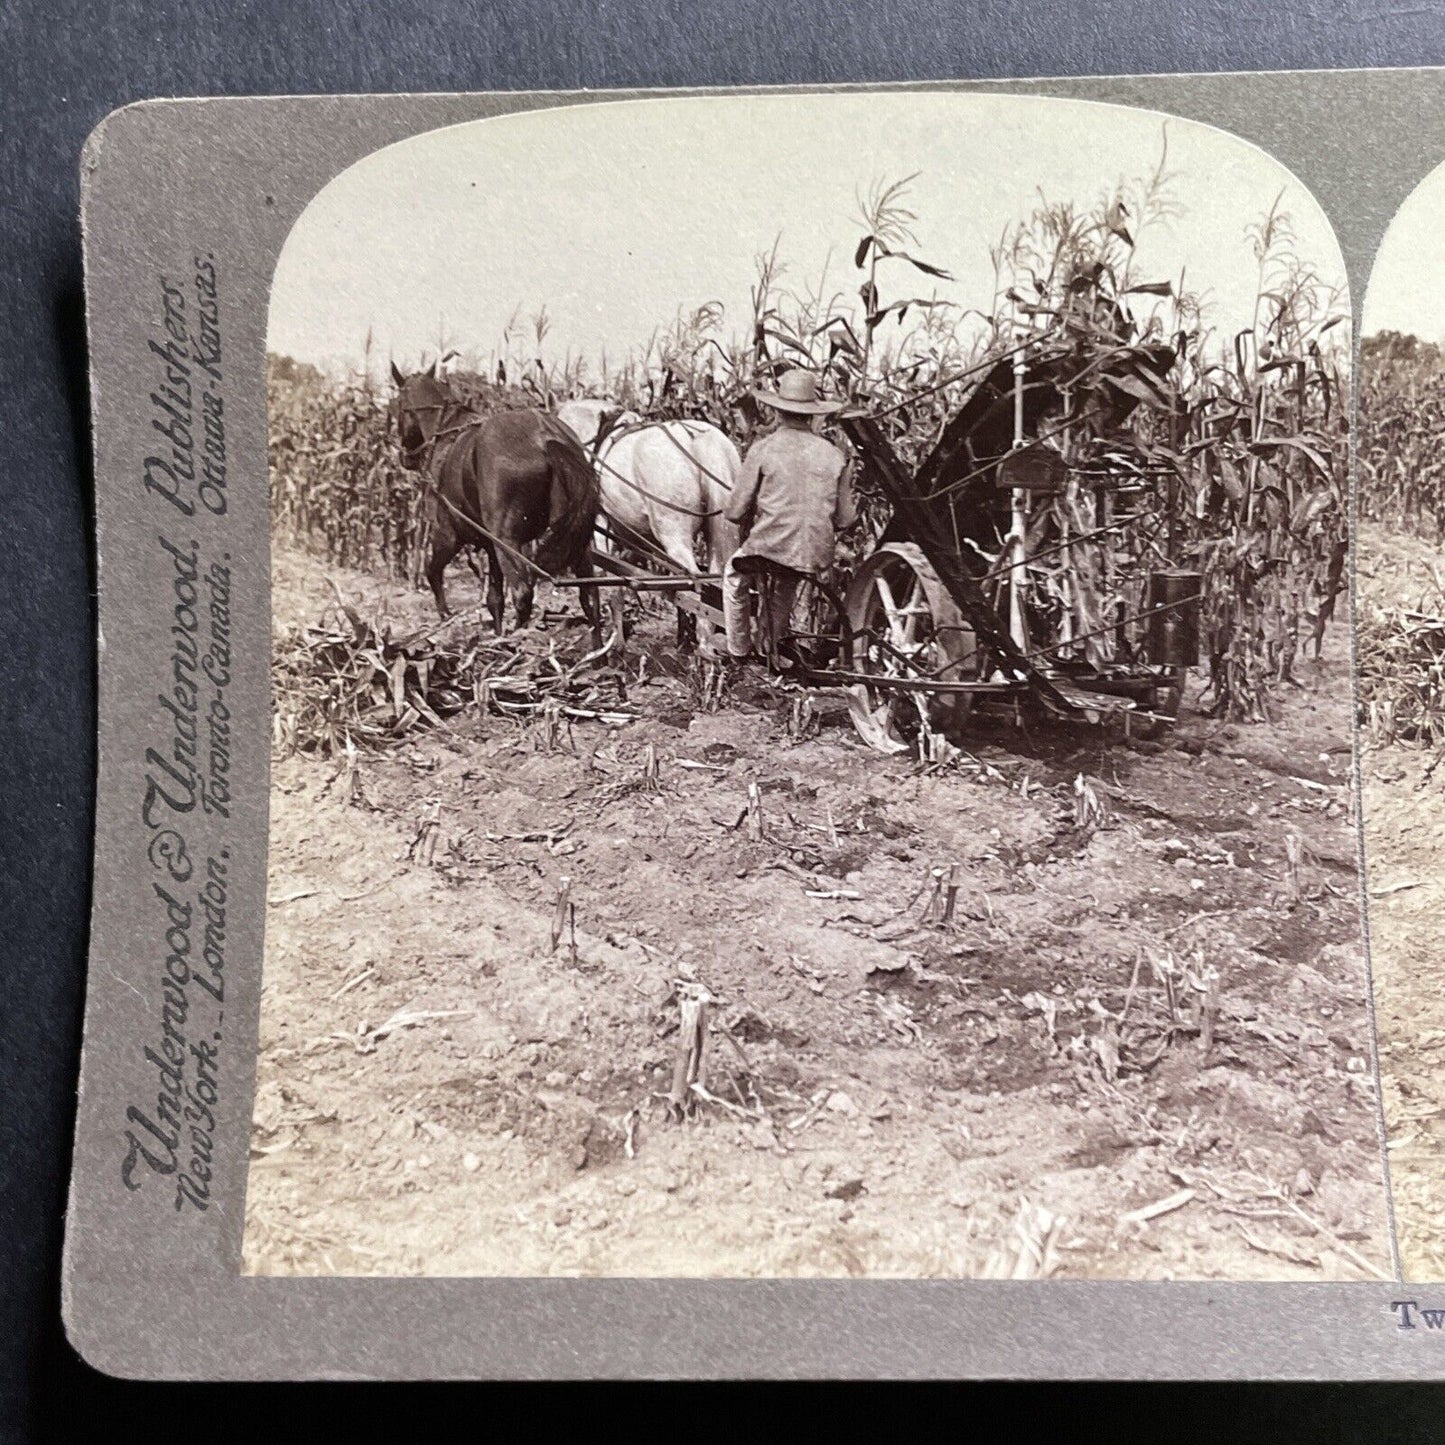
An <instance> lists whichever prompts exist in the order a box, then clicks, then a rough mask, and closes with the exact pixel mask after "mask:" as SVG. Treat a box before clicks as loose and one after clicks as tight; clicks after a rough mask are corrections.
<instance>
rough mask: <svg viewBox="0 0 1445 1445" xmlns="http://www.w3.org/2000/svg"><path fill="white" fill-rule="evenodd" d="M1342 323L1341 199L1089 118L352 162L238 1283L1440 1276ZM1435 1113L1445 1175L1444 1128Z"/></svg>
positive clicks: (1401, 637)
mask: <svg viewBox="0 0 1445 1445" xmlns="http://www.w3.org/2000/svg"><path fill="white" fill-rule="evenodd" d="M1442 186H1445V181H1442ZM1414 205H1415V203H1414V202H1412V203H1411V206H1412V207H1414ZM1430 214H1431V213H1430V212H1429V211H1428V210H1427V209H1421V210H1420V219H1421V220H1422V221H1424V220H1426V219H1427V218H1428V216H1429V215H1430ZM1403 219H1404V217H1403V216H1402V221H1403ZM1400 224H1401V223H1397V227H1398V226H1399V225H1400ZM1426 230H1427V231H1428V226H1427V227H1426ZM1392 242H1393V233H1392ZM1428 244H1429V245H1434V244H1435V242H1434V239H1433V238H1431V239H1430V240H1429V243H1428ZM1425 247H1426V242H1424V241H1420V242H1402V243H1401V255H1402V256H1403V257H1404V259H1405V261H1407V262H1409V263H1412V264H1425V265H1427V267H1428V265H1433V262H1429V259H1428V257H1429V252H1428V250H1427V249H1422V248H1425ZM1388 249H1389V248H1388V247H1387V252H1388ZM1422 258H1424V260H1423V261H1422ZM1387 259H1388V257H1387V256H1382V259H1381V263H1380V266H1379V267H1378V268H1377V272H1376V277H1375V280H1374V281H1373V282H1372V285H1371V291H1370V296H1369V298H1368V300H1367V305H1366V318H1367V325H1366V328H1365V329H1366V332H1367V333H1369V334H1367V335H1366V337H1365V342H1364V356H1365V375H1364V378H1363V393H1362V395H1363V399H1364V404H1363V405H1362V424H1363V427H1364V435H1363V437H1362V441H1361V453H1360V454H1361V457H1362V460H1363V462H1364V464H1365V467H1364V471H1363V472H1362V478H1361V509H1362V515H1363V516H1364V517H1366V518H1367V521H1366V523H1365V524H1364V526H1363V529H1362V532H1361V536H1360V538H1359V579H1360V580H1359V595H1360V600H1361V605H1362V608H1363V609H1364V610H1363V611H1362V614H1361V618H1360V628H1361V633H1360V659H1361V669H1362V673H1361V689H1360V700H1359V706H1360V708H1361V709H1363V710H1364V712H1363V713H1362V718H1365V720H1364V721H1363V722H1362V729H1363V731H1364V732H1365V733H1366V734H1367V750H1366V757H1365V762H1364V776H1365V796H1364V827H1365V835H1366V847H1367V850H1370V849H1373V848H1376V844H1375V843H1373V842H1372V838H1374V837H1375V834H1372V832H1371V829H1372V826H1376V825H1375V824H1372V817H1373V818H1374V819H1376V820H1377V822H1379V821H1380V820H1383V826H1385V827H1387V828H1388V829H1390V830H1393V832H1392V837H1393V838H1394V839H1395V841H1394V842H1393V843H1391V844H1390V845H1389V847H1388V848H1386V849H1385V850H1384V851H1379V850H1378V849H1377V851H1370V852H1369V854H1368V856H1369V878H1368V882H1369V885H1370V891H1371V900H1370V909H1371V911H1370V924H1371V928H1372V930H1373V931H1374V937H1375V946H1376V959H1375V970H1376V977H1377V983H1378V982H1379V981H1380V980H1381V979H1384V980H1387V981H1388V982H1389V986H1390V987H1391V988H1392V989H1393V990H1394V992H1393V993H1392V994H1390V998H1391V999H1392V1002H1391V1003H1390V1004H1389V1005H1388V1009H1392V1010H1393V1013H1390V1014H1389V1017H1390V1018H1391V1019H1393V1023H1392V1024H1391V1025H1390V1026H1389V1029H1386V1027H1385V1024H1384V1023H1383V1022H1382V1030H1383V1031H1384V1032H1385V1037H1386V1048H1387V1049H1389V1048H1394V1049H1396V1050H1398V1052H1397V1053H1396V1054H1395V1055H1391V1054H1389V1053H1387V1054H1386V1061H1387V1065H1388V1062H1389V1060H1390V1059H1391V1058H1392V1057H1393V1058H1395V1059H1396V1060H1397V1062H1398V1061H1402V1060H1403V1059H1404V1057H1405V1055H1406V1054H1410V1055H1412V1056H1416V1057H1415V1058H1414V1061H1413V1062H1412V1064H1411V1077H1412V1078H1414V1079H1420V1078H1421V1077H1422V1075H1423V1073H1424V1071H1423V1070H1422V1069H1421V1068H1420V1067H1419V1063H1418V1057H1417V1056H1418V1053H1419V1050H1420V1049H1421V1048H1422V1047H1425V1046H1426V1045H1427V1044H1428V1045H1429V1046H1434V1047H1438V1044H1439V1040H1440V1039H1445V1001H1442V1000H1436V1002H1439V1003H1441V1008H1440V1009H1439V1010H1437V1011H1438V1012H1440V1013H1441V1015H1442V1021H1441V1022H1440V1023H1439V1024H1438V1025H1435V1026H1427V1023H1426V1015H1427V1014H1428V1013H1429V1010H1430V1009H1431V1008H1432V1007H1434V1005H1433V1004H1432V1003H1431V999H1432V997H1433V995H1431V994H1430V992H1429V988H1430V985H1429V983H1428V978H1429V975H1428V972H1426V971H1422V969H1421V967H1420V962H1421V961H1422V960H1423V959H1425V958H1426V957H1427V956H1428V954H1429V952H1430V949H1431V947H1432V945H1431V944H1430V942H1429V938H1428V933H1427V929H1428V927H1429V926H1432V925H1431V919H1432V918H1433V915H1434V913H1435V912H1438V910H1437V909H1435V908H1434V898H1433V894H1432V892H1431V888H1433V885H1429V884H1428V878H1429V873H1428V871H1427V869H1426V867H1425V865H1424V862H1423V860H1424V859H1425V858H1426V857H1427V856H1428V849H1429V848H1430V847H1431V845H1432V841H1433V836H1434V835H1433V834H1431V833H1430V832H1429V831H1428V830H1429V828H1430V827H1431V826H1432V825H1431V824H1430V823H1429V821H1428V816H1429V815H1428V814H1426V813H1424V812H1420V813H1418V814H1417V813H1414V812H1410V811H1409V810H1411V809H1415V808H1416V807H1417V799H1418V798H1419V797H1421V796H1422V794H1421V793H1420V784H1421V782H1422V780H1423V781H1424V782H1425V783H1428V780H1429V778H1430V776H1431V774H1432V772H1433V769H1434V766H1435V761H1436V752H1437V750H1438V746H1439V742H1440V740H1441V738H1442V736H1445V723H1442V722H1441V721H1440V720H1439V718H1438V717H1437V713H1438V712H1439V709H1440V701H1439V698H1440V692H1439V688H1440V683H1439V672H1440V668H1439V657H1440V655H1441V654H1440V640H1441V639H1442V638H1445V621H1442V620H1441V618H1440V614H1441V611H1442V607H1441V603H1440V601H1439V598H1440V596H1441V592H1442V589H1445V572H1442V571H1441V570H1439V569H1440V568H1441V566H1442V565H1445V557H1442V555H1440V554H1439V553H1438V550H1437V549H1438V547H1439V546H1440V539H1441V536H1442V529H1441V527H1440V525H1439V524H1437V520H1436V518H1437V510H1436V500H1435V499H1434V498H1433V496H1432V494H1431V493H1430V490H1429V480H1428V479H1429V478H1430V477H1431V476H1433V475H1434V472H1435V470H1438V468H1434V467H1433V464H1431V463H1430V462H1429V457H1430V454H1431V453H1430V447H1431V445H1432V440H1431V432H1430V428H1431V426H1432V425H1434V424H1435V423H1436V422H1438V420H1439V417H1440V415H1441V403H1440V399H1439V398H1440V396H1441V395H1445V392H1441V391H1440V369H1439V364H1440V351H1439V349H1438V346H1439V345H1445V316H1442V317H1441V321H1440V325H1439V326H1438V327H1435V328H1434V329H1433V330H1431V332H1430V335H1429V336H1428V337H1426V336H1421V335H1416V334H1413V332H1412V334H1409V335H1406V334H1405V331H1406V328H1405V327H1403V326H1402V325H1401V324H1400V318H1401V317H1402V316H1409V317H1416V318H1427V316H1428V313H1422V312H1421V311H1420V308H1419V301H1418V298H1419V296H1420V294H1421V292H1422V290H1423V289H1424V286H1425V281H1424V278H1425V276H1426V275H1427V274H1433V272H1431V271H1428V270H1419V269H1415V270H1411V269H1410V268H1409V266H1408V265H1406V266H1404V267H1403V269H1402V268H1401V267H1399V266H1396V267H1395V268H1394V270H1391V271H1390V275H1391V276H1392V278H1394V277H1398V278H1399V279H1400V280H1401V282H1402V284H1405V290H1403V291H1402V292H1400V294H1399V295H1398V297H1397V298H1396V299H1394V300H1393V301H1391V302H1390V303H1389V304H1388V305H1387V303H1386V300H1385V299H1384V293H1383V291H1381V287H1382V286H1383V285H1384V284H1385V282H1384V279H1383V278H1384V277H1385V275H1386V272H1387V270H1389V269H1390V268H1389V267H1388V266H1387ZM1391 284H1393V280H1392V283H1391ZM1377 291H1380V292H1381V294H1380V295H1379V296H1378V297H1377V294H1376V293H1377ZM1350 317H1351V304H1350V296H1349V291H1348V286H1347V282H1346V276H1345V267H1344V263H1343V260H1342V257H1341V253H1340V249H1339V246H1338V244H1337V243H1336V240H1335V237H1334V234H1333V232H1332V230H1331V227H1330V225H1329V222H1328V221H1327V219H1326V218H1325V215H1324V213H1323V211H1322V210H1321V208H1320V206H1319V204H1318V203H1317V202H1316V200H1315V199H1314V197H1313V196H1312V195H1311V194H1310V192H1309V191H1308V190H1307V189H1306V188H1305V187H1304V186H1303V185H1302V184H1301V183H1300V182H1299V181H1298V180H1297V179H1296V178H1295V177H1294V176H1293V175H1292V174H1291V173H1290V172H1289V171H1288V170H1287V169H1285V167H1284V166H1282V165H1281V164H1280V163H1279V162H1278V161H1276V160H1274V159H1273V158H1272V157H1271V156H1269V155H1268V154H1267V153H1265V152H1264V151H1262V150H1260V149H1259V148H1257V147H1256V146H1254V145H1252V144H1250V143H1248V142H1246V141H1244V140H1241V139H1239V138H1237V137H1235V136H1232V135H1230V134H1228V133H1226V132H1224V131H1222V130H1217V129H1214V128H1212V127H1209V126H1206V125H1202V124H1199V123H1197V122H1193V121H1186V120H1183V119H1179V118H1174V117H1169V116H1165V115H1162V114H1160V113H1158V112H1154V111H1149V110H1143V109H1132V108H1128V107H1123V106H1114V105H1107V104H1101V103H1096V102H1087V101H1078V100H1065V99H1058V98H1043V97H1034V96H1026V95H1004V94H989V95H985V94H934V93H927V92H904V91H878V92H853V93H841V94H810V95H784V94H773V95H733V96H729V95H715V96H708V97H687V98H679V97H668V98H658V99H647V100H629V101H623V102H618V101H612V102H603V103H587V104H581V105H573V106H562V107H557V108H551V109H542V110H537V111H533V112H527V113H518V114H514V115H509V116H505V117H498V118H494V119H489V120H484V121H478V122H469V123H466V124H460V125H455V126H451V127H449V128H446V129H442V130H434V131H428V132H425V133H422V134H419V135H415V136H413V137H411V138H410V139H408V140H405V141H402V142H400V143H398V144H395V145H391V146H388V147H386V148H384V149H381V150H378V151H375V152H374V153H372V154H371V155H369V156H367V157H366V158H365V159H363V160H361V161H360V162H358V163H357V164H355V165H353V166H351V167H350V168H349V169H347V170H345V171H343V172H342V173H341V174H339V175H337V176H336V177H335V178H334V179H333V180H331V181H330V183H329V184H327V185H326V186H325V187H324V188H323V189H322V190H321V191H320V192H319V193H318V194H317V195H316V196H315V197H314V199H313V200H312V201H311V202H310V204H309V205H308V206H307V208H306V209H305V211H304V212H303V213H302V214H301V216H300V218H299V219H298V220H297V222H296V224H295V226H294V228H293V229H292V231H291V233H290V235H289V237H288V239H287V241H286V243H285V246H284V249H283V251H282V253H281V257H280V260H279V262H278V264H277V268H276V272H275V276H274V279H273V282H272V287H271V298H270V311H269V324H268V333H267V357H266V366H267V374H266V384H267V402H268V428H269V435H268V440H269V498H270V539H271V617H272V656H271V681H272V706H271V724H272V728H271V775H270V794H269V855H268V860H269V861H268V896H267V907H266V938H265V955H264V965H263V974H262V991H261V1017H260V1038H259V1045H258V1052H257V1067H256V1093H255V1104H254V1117H253V1120H252V1129H251V1149H250V1163H249V1174H248V1183H247V1191H246V1206H245V1233H244V1243H243V1263H242V1268H243V1270H244V1271H245V1272H246V1273H247V1274H251V1275H273V1276H275V1275H287V1276H308V1275H309V1276H320V1275H366V1276H526V1277H538V1276H573V1277H575V1276H624V1277H648V1276H673V1277H698V1278H701V1277H710V1278H766V1277H839V1278H857V1277H875V1278H876V1277H892V1278H974V1277H978V1278H995V1279H998V1278H1003V1279H1035V1278H1049V1277H1052V1278H1071V1279H1137V1280H1171V1279H1172V1280H1295V1281H1329V1280H1382V1279H1389V1278H1393V1277H1394V1273H1393V1258H1392V1244H1391V1236H1390V1221H1389V1207H1388V1203H1387V1192H1386V1180H1385V1158H1386V1155H1385V1149H1384V1143H1385V1141H1384V1138H1383V1137H1382V1133H1381V1122H1380V1121H1381V1101H1380V1097H1379V1083H1378V1077H1377V1065H1376V1058H1375V1054H1374V1046H1373V1029H1372V1019H1371V1000H1370V982H1369V981H1370V968H1369V964H1368V962H1367V954H1366V940H1365V931H1364V927H1363V915H1362V900H1363V895H1364V881H1363V880H1362V877H1361V869H1360V860H1359V832H1358V828H1359V823H1360V809H1359V806H1358V800H1357V798H1356V794H1355V788H1354V767H1353V744H1352V735H1353V726H1354V717H1353V709H1354V707H1355V700H1354V693H1353V690H1352V685H1351V615H1350V592H1349V584H1350V572H1349V557H1350V548H1351V536H1350V516H1349V435H1348V433H1349V415H1350V406H1351V397H1352V393H1351V386H1352V378H1351V354H1352V344H1353V342H1352V334H1351V330H1352V328H1351V321H1350ZM1413 325H1414V326H1415V327H1419V326H1422V325H1424V319H1420V320H1417V321H1415V322H1414V323H1413ZM1432 325H1433V323H1432ZM1432 387H1433V388H1435V390H1434V391H1432ZM1432 398H1433V399H1432ZM1441 505H1442V506H1445V503H1442V504H1441ZM1438 515H1439V516H1441V517H1445V512H1440V513H1438ZM1417 592H1418V593H1419V598H1420V600H1418V601H1416V600H1413V599H1415V597H1416V593H1417ZM1366 714H1367V717H1366V716H1365V715H1366ZM1407 813H1408V815H1409V818H1410V819H1418V820H1419V821H1418V822H1417V823H1413V824H1412V828H1413V829H1414V831H1411V829H1410V828H1405V827H1404V826H1403V824H1404V821H1405V819H1406V815H1407ZM1435 831H1436V832H1438V831H1439V830H1438V827H1437V828H1436V830H1435ZM1390 849H1393V850H1394V851H1390ZM1412 849H1413V850H1414V851H1411V850H1412ZM1392 929H1393V930H1394V932H1393V933H1392V932H1391V930H1392ZM1382 937H1383V939H1384V943H1383V944H1382V942H1381V940H1382ZM1392 938H1393V939H1394V942H1391V939H1392ZM1382 947H1383V948H1384V949H1385V950H1386V956H1385V958H1384V959H1383V961H1382V959H1381V956H1380V949H1381V948H1382ZM1392 948H1393V949H1395V950H1396V951H1395V952H1394V953H1390V952H1389V950H1390V949H1392ZM1432 1017H1433V1015H1432ZM1406 1020H1408V1021H1409V1029H1407V1028H1406V1026H1405V1023H1406ZM1432 1027H1433V1032H1432V1031H1431V1028H1432ZM1422 1029H1424V1030H1425V1032H1424V1033H1423V1034H1422V1033H1421V1030H1422ZM1390 1030H1393V1032H1391V1031H1390ZM1411 1030H1413V1032H1411ZM1437 1035H1438V1037H1437ZM1391 1040H1393V1042H1390V1041H1391ZM1431 1041H1433V1043H1432V1042H1431ZM1385 1092H1386V1104H1387V1112H1388V1113H1389V1118H1390V1141H1391V1147H1392V1149H1393V1150H1394V1151H1395V1152H1393V1153H1392V1154H1391V1156H1390V1157H1391V1159H1392V1161H1393V1162H1394V1164H1395V1167H1396V1170H1397V1187H1398V1169H1399V1166H1400V1164H1401V1163H1408V1164H1409V1165H1410V1167H1417V1168H1418V1169H1419V1170H1421V1171H1424V1166H1425V1163H1426V1162H1428V1158H1429V1154H1430V1147H1431V1146H1430V1144H1429V1140H1430V1137H1431V1129H1432V1128H1433V1125H1432V1123H1431V1122H1430V1121H1431V1119H1432V1118H1433V1116H1434V1114H1435V1113H1437V1112H1438V1110H1437V1108H1436V1107H1435V1105H1434V1104H1433V1102H1432V1096H1431V1095H1430V1094H1429V1086H1428V1084H1426V1083H1416V1084H1413V1085H1412V1084H1409V1083H1408V1081H1404V1080H1400V1079H1392V1078H1391V1076H1390V1072H1389V1069H1388V1067H1387V1069H1386V1085H1385ZM1425 1177H1426V1176H1425V1173H1424V1172H1421V1173H1420V1175H1419V1178H1420V1180H1421V1181H1422V1182H1421V1183H1420V1184H1419V1185H1418V1187H1415V1186H1408V1189H1409V1190H1410V1191H1412V1192H1410V1197H1411V1198H1413V1199H1414V1200H1415V1201H1416V1203H1417V1204H1418V1206H1419V1210H1420V1215H1419V1218H1420V1220H1421V1223H1420V1224H1419V1226H1418V1227H1417V1231H1416V1234H1415V1235H1414V1237H1413V1238H1414V1244H1413V1245H1410V1244H1409V1240H1410V1238H1411V1235H1410V1231H1409V1228H1408V1227H1407V1228H1405V1229H1404V1234H1405V1237H1406V1240H1407V1254H1408V1253H1409V1250H1410V1249H1412V1248H1413V1250H1414V1251H1415V1253H1414V1256H1413V1258H1414V1259H1415V1261H1416V1264H1417V1267H1426V1266H1427V1265H1428V1262H1429V1261H1431V1260H1433V1259H1435V1258H1436V1256H1435V1255H1434V1254H1432V1253H1431V1250H1432V1249H1438V1248H1439V1247H1440V1246H1439V1240H1440V1238H1441V1234H1440V1232H1439V1231H1440V1228H1441V1227H1442V1221H1445V1202H1441V1203H1439V1204H1438V1205H1436V1206H1434V1212H1433V1213H1432V1212H1431V1209H1430V1207H1428V1202H1429V1200H1430V1199H1432V1198H1434V1199H1436V1200H1439V1197H1440V1196H1439V1191H1438V1187H1435V1186H1427V1184H1426V1183H1425V1182H1423V1181H1424V1180H1425ZM1432 1189H1433V1192H1432ZM1402 1208H1406V1206H1402ZM1428 1220H1434V1221H1435V1224H1434V1225H1433V1226H1431V1225H1429V1224H1428V1223H1427V1222H1426V1221H1428ZM1432 1227H1433V1228H1434V1229H1435V1231H1436V1232H1435V1233H1434V1234H1433V1235H1432V1234H1431V1233H1430V1229H1431V1228H1432ZM1432 1239H1433V1240H1434V1241H1435V1243H1434V1244H1431V1242H1430V1241H1431V1240H1432ZM1407 1263H1408V1260H1407Z"/></svg>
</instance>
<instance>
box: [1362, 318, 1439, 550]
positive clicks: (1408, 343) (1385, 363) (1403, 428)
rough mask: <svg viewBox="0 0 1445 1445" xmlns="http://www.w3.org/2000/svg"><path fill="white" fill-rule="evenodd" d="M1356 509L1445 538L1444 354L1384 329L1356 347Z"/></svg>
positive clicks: (1436, 538)
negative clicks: (1357, 500)
mask: <svg viewBox="0 0 1445 1445" xmlns="http://www.w3.org/2000/svg"><path fill="white" fill-rule="evenodd" d="M1360 353H1361V355H1360V360H1361V365H1360V382H1359V399H1360V435H1359V462H1360V468H1359V509H1360V515H1361V516H1362V517H1364V518H1367V519H1368V520H1370V521H1374V522H1385V523H1388V524H1389V525H1390V526H1392V527H1397V528H1399V529H1401V530H1403V531H1406V532H1410V533H1413V534H1416V535H1418V536H1421V537H1426V538H1428V539H1429V540H1430V541H1433V542H1439V541H1441V540H1442V539H1445V357H1442V356H1441V354H1440V350H1439V348H1438V347H1436V346H1433V345H1431V344H1430V343H1429V342H1424V341H1419V340H1417V339H1416V338H1415V337H1413V336H1401V335H1400V334H1399V333H1398V332H1393V331H1386V332H1381V333H1379V334H1378V335H1375V336H1369V337H1366V338H1365V340H1364V343H1363V344H1362V346H1361V348H1360Z"/></svg>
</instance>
